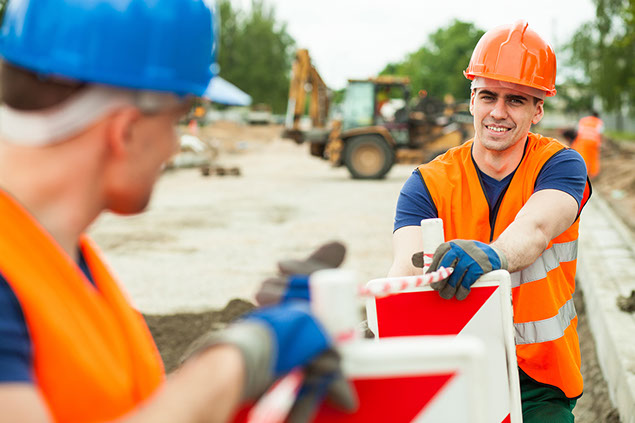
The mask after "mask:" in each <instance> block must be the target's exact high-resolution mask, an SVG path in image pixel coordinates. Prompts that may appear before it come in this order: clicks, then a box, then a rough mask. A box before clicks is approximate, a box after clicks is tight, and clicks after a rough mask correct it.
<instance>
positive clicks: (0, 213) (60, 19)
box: [0, 0, 337, 423]
mask: <svg viewBox="0 0 635 423" xmlns="http://www.w3.org/2000/svg"><path fill="white" fill-rule="evenodd" d="M214 14H215V12H214V7H213V4H212V2H211V1H209V0H206V1H201V0H156V1H145V0H126V1H120V0H99V1H85V0H74V1H68V0H10V1H9V3H8V5H7V8H6V13H5V16H4V21H3V24H2V28H1V29H0V56H2V58H3V62H2V69H1V75H2V81H1V82H2V84H1V85H2V93H1V97H2V108H1V109H0V410H2V416H1V417H0V420H2V421H3V422H20V423H23V422H36V423H37V422H49V421H59V422H104V421H115V420H116V421H118V422H128V421H129V422H153V423H156V422H205V421H214V422H217V421H225V420H227V419H228V418H229V416H231V414H232V412H233V410H234V409H235V408H236V406H237V405H238V404H240V403H241V402H242V401H244V400H253V399H256V398H257V397H258V396H259V395H260V394H262V393H263V391H265V390H266V389H267V387H268V386H269V385H270V384H271V383H272V382H273V381H274V379H275V378H277V377H279V376H281V375H283V374H285V373H286V372H288V371H289V370H291V369H292V368H295V367H298V366H304V365H306V364H307V363H309V362H312V361H313V360H314V359H316V358H319V357H321V356H322V354H324V353H329V348H330V340H329V338H328V336H327V335H326V334H325V332H324V329H323V328H322V326H321V325H320V323H319V322H317V321H316V320H315V319H314V317H312V315H311V314H310V313H309V312H308V310H307V306H306V305H302V304H299V303H297V302H287V303H285V304H283V305H277V306H272V307H268V308H263V309H260V310H256V311H254V312H253V313H251V314H250V315H249V316H248V317H247V318H246V319H244V320H242V321H241V322H240V323H236V324H235V325H233V326H231V327H230V328H229V329H227V330H225V331H222V332H220V333H216V334H214V335H211V336H210V337H209V338H207V339H206V342H204V343H201V344H200V345H199V346H198V349H196V350H193V351H192V352H191V359H189V360H188V361H186V362H185V363H184V365H183V366H182V367H181V368H180V369H179V370H178V371H177V372H175V373H174V374H173V375H172V376H171V377H169V378H167V380H166V378H165V376H164V371H163V365H162V363H161V358H160V356H159V354H158V351H157V349H156V347H155V344H154V342H153V340H152V338H151V335H150V332H149V330H148V328H147V326H146V325H145V322H144V321H143V318H142V317H141V315H140V314H139V313H138V312H137V311H136V310H134V309H133V308H132V307H131V306H130V305H129V304H128V301H127V299H126V296H125V295H124V294H122V292H121V291H120V289H119V287H118V283H117V281H116V279H115V277H114V276H113V274H112V273H111V271H110V270H109V268H108V266H107V265H106V264H105V263H104V261H103V258H102V256H101V254H100V252H99V250H98V248H97V247H96V245H95V244H94V243H93V241H91V239H90V238H89V237H88V236H87V235H86V233H85V231H86V229H87V228H88V226H89V225H90V224H91V223H92V222H93V221H94V220H95V219H96V218H97V217H98V216H99V215H100V214H101V213H102V212H103V211H106V210H109V211H112V212H115V213H119V214H134V213H139V212H141V211H142V210H143V209H145V207H146V205H147V204H148V201H149V199H150V195H151V193H152V189H153V186H154V184H155V182H156V180H157V179H158V177H159V175H160V173H161V169H162V165H163V163H164V162H165V161H166V160H167V159H168V158H169V157H170V156H171V155H172V154H173V153H174V152H175V150H176V148H177V146H178V141H177V137H176V135H175V131H174V125H175V124H176V123H177V122H178V121H179V120H180V119H181V118H182V116H184V115H185V114H186V112H187V111H188V110H189V109H190V105H191V103H192V100H193V99H194V98H195V97H205V96H206V95H207V94H208V92H207V89H208V86H209V83H210V81H211V79H212V78H213V77H214V69H215V68H216V65H215V50H216V41H215V40H216V37H217V34H216V31H217V30H218V27H217V26H216V22H217V20H216V16H214ZM184 46H187V47H186V48H185V47H184ZM174 282H175V283H178V281H174ZM329 357H330V362H331V363H333V355H332V352H331V353H329ZM316 369H319V366H316V368H315V369H314V370H316ZM330 369H331V373H329V374H328V375H325V378H326V379H325V380H324V382H325V383H327V382H329V381H331V380H333V378H334V376H336V375H337V371H334V370H333V366H331V368H330ZM316 376H317V378H316V379H317V380H322V379H320V377H319V376H320V374H319V373H316Z"/></svg>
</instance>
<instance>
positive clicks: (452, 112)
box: [283, 50, 472, 179]
mask: <svg viewBox="0 0 635 423" xmlns="http://www.w3.org/2000/svg"><path fill="white" fill-rule="evenodd" d="M309 91H311V101H310V103H309V115H310V117H311V124H312V125H311V126H310V127H309V128H302V127H301V118H302V116H303V115H304V110H305V108H306V96H307V93H308V92H309ZM328 93H329V90H328V88H327V87H326V85H325V84H324V82H323V80H322V78H321V77H320V76H319V74H318V72H317V70H316V69H315V67H314V66H313V65H312V64H311V60H310V56H309V54H308V51H307V50H299V51H298V52H297V55H296V60H295V63H294V65H293V72H292V79H291V87H290V90H289V106H288V109H287V119H286V122H285V131H284V134H283V136H285V137H287V138H292V139H293V140H295V141H296V142H309V143H310V146H311V149H310V151H311V154H312V155H314V156H317V157H320V158H322V159H325V160H329V161H330V162H331V163H332V164H333V165H334V166H346V167H347V168H348V170H349V172H350V174H351V176H352V177H353V178H356V179H381V178H383V177H384V176H385V175H386V174H387V173H388V171H389V170H390V169H391V167H392V165H393V164H395V163H425V162H427V161H429V160H432V159H433V158H434V157H436V156H437V155H438V154H440V153H443V152H445V151H446V150H447V149H449V148H451V147H454V146H457V145H460V144H461V143H463V142H464V141H465V140H466V139H468V137H470V136H471V134H472V129H471V128H472V125H471V122H472V119H471V116H470V115H469V112H468V110H467V106H466V105H456V104H454V103H453V101H452V99H446V100H445V101H438V100H436V99H434V98H431V97H428V96H427V95H426V93H425V92H420V93H418V95H417V97H418V99H417V100H415V101H411V95H410V81H409V80H408V78H404V77H396V76H378V77H376V78H369V79H365V80H349V83H348V85H347V87H346V90H345V95H344V101H343V104H342V108H341V113H340V114H341V118H340V119H336V120H331V121H330V122H327V118H328V113H329V98H328ZM413 104H414V105H413Z"/></svg>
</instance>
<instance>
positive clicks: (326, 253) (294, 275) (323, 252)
mask: <svg viewBox="0 0 635 423" xmlns="http://www.w3.org/2000/svg"><path fill="white" fill-rule="evenodd" d="M345 254H346V248H345V247H344V245H342V244H341V243H339V242H329V243H328V244H324V245H322V246H321V247H320V248H318V249H317V250H316V251H314V252H313V254H311V255H310V256H309V257H308V258H307V259H305V260H283V261H280V262H278V268H279V270H280V274H279V275H278V276H276V277H274V278H269V279H267V280H266V281H264V282H263V283H262V286H261V287H260V289H259V291H258V292H257V293H256V301H257V302H258V304H260V305H272V304H278V303H281V302H285V301H288V300H291V299H302V300H309V276H310V275H311V273H313V272H315V271H317V270H322V269H330V268H335V267H338V266H339V265H340V264H342V262H343V261H344V255H345Z"/></svg>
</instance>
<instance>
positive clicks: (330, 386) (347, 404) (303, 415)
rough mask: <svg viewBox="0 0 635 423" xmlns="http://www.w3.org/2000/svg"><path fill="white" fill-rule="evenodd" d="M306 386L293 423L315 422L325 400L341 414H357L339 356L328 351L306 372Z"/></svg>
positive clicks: (292, 417)
mask: <svg viewBox="0 0 635 423" xmlns="http://www.w3.org/2000/svg"><path fill="white" fill-rule="evenodd" d="M304 375H305V376H304V384H303V386H302V388H301V390H300V392H299V394H298V398H297V399H296V402H295V403H294V405H293V408H292V409H291V412H290V413H289V418H288V421H289V422H290V423H304V422H310V421H312V420H313V417H314V416H315V413H316V412H317V410H318V408H319V406H320V404H321V403H322V401H323V399H324V397H326V400H327V401H328V402H329V403H330V404H331V405H333V406H334V407H336V408H338V409H340V410H342V411H350V412H352V411H355V410H356V409H357V406H358V401H357V396H356V394H355V392H354V390H353V388H352V387H351V385H350V383H349V382H348V381H347V380H346V378H345V377H344V375H343V374H342V372H341V370H340V356H339V354H338V353H337V352H336V351H335V350H333V349H330V350H327V351H325V352H324V353H322V355H320V356H319V357H318V358H317V359H315V360H314V361H312V362H311V363H309V365H308V366H306V367H305V369H304Z"/></svg>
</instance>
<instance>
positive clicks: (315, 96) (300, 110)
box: [283, 49, 330, 142]
mask: <svg viewBox="0 0 635 423" xmlns="http://www.w3.org/2000/svg"><path fill="white" fill-rule="evenodd" d="M308 91H310V103H309V116H310V118H311V123H312V127H313V129H319V128H324V127H325V126H326V123H327V122H326V121H327V118H328V112H329V106H330V104H329V103H330V101H329V95H328V91H329V90H328V87H327V86H326V84H325V83H324V81H323V80H322V77H321V76H320V74H319V73H318V71H317V69H316V68H315V66H313V65H312V64H311V57H310V56H309V52H308V50H306V49H299V50H298V51H297V52H296V57H295V61H294V62H293V67H292V71H291V82H290V85H289V102H288V104H287V115H286V119H285V131H284V134H283V136H284V137H286V138H291V139H294V140H295V141H296V142H302V141H303V140H304V135H305V134H304V133H303V131H302V130H301V128H300V119H301V118H302V116H303V115H304V111H305V108H306V98H307V94H308Z"/></svg>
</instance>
